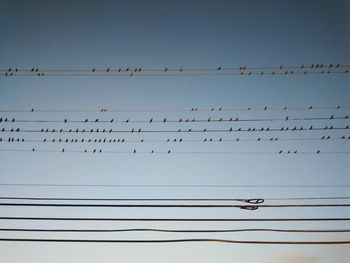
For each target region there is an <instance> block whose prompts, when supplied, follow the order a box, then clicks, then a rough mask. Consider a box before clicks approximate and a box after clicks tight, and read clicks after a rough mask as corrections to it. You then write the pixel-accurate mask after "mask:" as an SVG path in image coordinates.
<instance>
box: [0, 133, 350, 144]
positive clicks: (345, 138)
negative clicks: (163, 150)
mask: <svg viewBox="0 0 350 263" xmlns="http://www.w3.org/2000/svg"><path fill="white" fill-rule="evenodd" d="M335 140H343V141H348V140H350V136H345V135H344V136H341V137H333V136H330V135H326V136H325V135H323V136H320V137H302V138H283V137H282V138H281V137H269V138H261V137H258V138H254V139H245V138H242V137H236V138H232V139H225V138H224V139H223V138H222V137H220V138H213V137H210V138H207V137H205V138H203V139H184V138H167V139H160V140H158V139H150V140H148V139H143V138H142V139H139V140H128V139H126V138H81V139H80V138H79V139H77V138H43V139H25V138H19V137H8V138H2V137H0V142H7V143H37V142H38V143H74V144H75V143H94V144H95V143H98V144H108V143H113V144H114V143H215V142H217V143H223V142H235V143H238V142H280V141H335Z"/></svg>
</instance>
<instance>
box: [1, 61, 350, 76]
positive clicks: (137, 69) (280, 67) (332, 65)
mask: <svg viewBox="0 0 350 263" xmlns="http://www.w3.org/2000/svg"><path fill="white" fill-rule="evenodd" d="M349 67H350V65H348V64H340V63H330V64H322V63H320V64H316V63H315V64H300V65H298V66H296V65H293V66H290V65H283V64H280V65H276V66H266V65H265V66H247V65H240V66H236V67H223V66H216V67H214V66H211V67H199V68H198V67H183V66H181V67H177V68H171V67H163V68H141V67H117V68H116V67H107V68H105V69H96V68H90V69H86V68H85V69H82V68H80V69H62V68H56V69H52V68H51V69H49V68H40V69H39V68H38V67H32V68H31V69H19V68H11V67H9V68H7V69H0V72H14V73H20V72H29V73H30V72H32V73H34V74H35V73H38V72H45V71H48V72H88V73H90V72H141V71H142V72H158V71H159V72H168V71H170V72H171V71H175V72H178V71H180V72H182V71H226V70H228V71H247V70H271V69H275V70H284V69H324V68H328V69H333V68H335V69H338V68H349Z"/></svg>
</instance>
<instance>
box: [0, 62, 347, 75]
mask: <svg viewBox="0 0 350 263" xmlns="http://www.w3.org/2000/svg"><path fill="white" fill-rule="evenodd" d="M349 67H350V65H343V64H339V63H337V64H333V63H330V64H328V65H326V64H310V65H305V64H301V65H299V66H288V65H279V66H260V67H259V66H258V67H254V66H253V67H250V66H246V65H241V66H238V67H224V66H217V67H207V68H205V67H201V68H191V67H182V66H181V67H177V68H172V67H164V68H142V67H120V68H114V67H107V68H104V69H98V68H90V69H48V68H40V69H39V68H38V67H33V68H31V69H20V68H11V67H9V68H8V69H1V70H0V75H2V76H5V77H7V76H38V77H40V76H67V75H68V76H75V75H77V76H84V75H85V76H87V75H103V76H108V75H112V76H135V75H140V76H169V75H170V76H171V75H172V76H178V75H188V76H191V75H264V74H267V75H292V74H309V73H310V74H314V73H317V74H334V73H349Z"/></svg>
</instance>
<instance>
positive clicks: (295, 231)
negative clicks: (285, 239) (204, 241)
mask: <svg viewBox="0 0 350 263" xmlns="http://www.w3.org/2000/svg"><path fill="white" fill-rule="evenodd" d="M0 231H3V232H82V233H85V232H87V233H90V232H92V233H98V232H102V233H108V232H165V233H232V232H285V233H347V232H350V229H275V228H242V229H159V228H126V229H52V228H50V229H48V228H0Z"/></svg>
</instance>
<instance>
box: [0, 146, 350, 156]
mask: <svg viewBox="0 0 350 263" xmlns="http://www.w3.org/2000/svg"><path fill="white" fill-rule="evenodd" d="M0 152H31V153H75V154H77V153H79V154H131V155H136V154H150V155H158V154H160V155H183V154H184V155H187V154H191V155H194V154H196V155H197V154H198V155H208V154H219V155H232V154H233V155H236V154H239V155H329V154H350V151H334V152H332V151H320V150H316V151H298V150H280V151H275V152H258V151H250V152H243V151H241V152H229V151H225V152H223V151H221V152H218V151H216V152H214V151H191V152H190V151H185V152H180V151H171V150H168V151H155V150H150V151H137V150H136V149H134V150H131V151H110V150H102V149H94V150H87V149H85V150H68V149H65V148H63V149H60V150H45V149H37V148H31V149H0Z"/></svg>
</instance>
